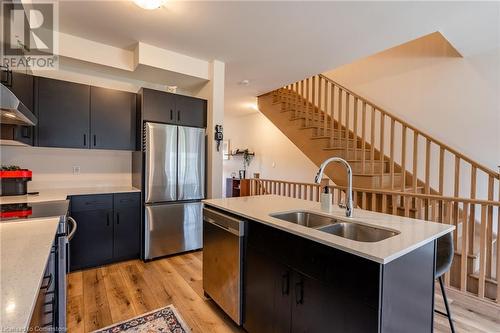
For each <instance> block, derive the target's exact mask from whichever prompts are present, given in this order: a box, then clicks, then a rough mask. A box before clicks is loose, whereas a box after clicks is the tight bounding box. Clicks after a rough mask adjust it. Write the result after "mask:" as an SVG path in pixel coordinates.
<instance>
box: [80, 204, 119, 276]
mask: <svg viewBox="0 0 500 333" xmlns="http://www.w3.org/2000/svg"><path fill="white" fill-rule="evenodd" d="M71 216H72V217H73V218H74V219H75V220H76V222H77V224H78V228H77V230H76V233H75V236H74V237H73V239H72V240H71V241H70V254H71V256H70V266H71V270H72V271H73V270H77V269H82V268H88V267H95V266H99V265H103V264H106V263H109V262H110V261H111V259H112V258H113V211H112V210H111V209H101V210H86V211H79V212H72V213H71Z"/></svg>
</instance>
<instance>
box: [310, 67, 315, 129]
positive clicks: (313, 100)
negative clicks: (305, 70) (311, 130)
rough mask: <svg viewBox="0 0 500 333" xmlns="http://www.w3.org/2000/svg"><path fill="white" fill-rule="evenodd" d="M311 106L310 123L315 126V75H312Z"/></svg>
mask: <svg viewBox="0 0 500 333" xmlns="http://www.w3.org/2000/svg"><path fill="white" fill-rule="evenodd" d="M311 85H312V92H311V102H312V103H311V104H312V105H311V107H312V125H313V126H316V122H315V120H316V75H315V76H313V77H312V83H311Z"/></svg>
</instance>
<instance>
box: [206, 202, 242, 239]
mask: <svg viewBox="0 0 500 333" xmlns="http://www.w3.org/2000/svg"><path fill="white" fill-rule="evenodd" d="M203 221H205V222H207V223H210V224H211V225H213V226H216V227H218V228H220V229H222V230H224V231H227V232H229V233H232V234H233V235H236V236H238V237H242V236H244V233H245V228H244V224H245V222H244V221H240V220H238V219H236V218H234V217H232V216H228V215H225V214H221V213H219V212H216V211H214V210H211V209H207V208H204V209H203Z"/></svg>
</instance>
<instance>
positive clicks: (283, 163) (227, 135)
mask: <svg viewBox="0 0 500 333" xmlns="http://www.w3.org/2000/svg"><path fill="white" fill-rule="evenodd" d="M224 139H226V140H227V139H229V140H230V146H231V147H230V148H231V149H235V148H240V149H245V148H248V149H249V150H251V151H253V152H255V157H254V158H253V160H252V161H251V163H250V167H249V168H248V169H247V178H251V177H253V173H254V172H258V173H260V178H267V179H280V180H290V181H298V182H307V183H311V182H313V181H314V175H315V174H316V172H317V171H318V168H317V167H316V166H315V165H314V164H313V163H312V162H311V161H310V160H309V159H308V158H307V157H306V156H305V155H304V154H303V153H302V152H301V151H300V150H299V149H298V148H297V147H296V146H295V145H294V144H293V143H292V142H291V141H290V140H289V139H288V138H287V137H286V136H285V135H284V134H283V133H282V132H281V131H280V130H279V129H278V128H277V127H276V126H275V125H274V124H273V123H272V122H271V121H270V120H269V119H267V118H266V117H265V116H264V115H263V114H261V113H260V112H256V113H252V114H248V115H244V116H236V117H235V116H228V114H227V113H226V117H225V118H224ZM221 147H222V145H221ZM223 164H224V175H223V176H224V179H223V182H224V183H225V179H226V178H227V177H231V173H232V172H235V173H236V177H238V170H240V169H243V158H242V157H241V156H236V157H231V159H230V160H224V163H223ZM224 188H225V185H224Z"/></svg>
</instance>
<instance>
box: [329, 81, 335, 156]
mask: <svg viewBox="0 0 500 333" xmlns="http://www.w3.org/2000/svg"><path fill="white" fill-rule="evenodd" d="M330 89H331V91H330V96H331V97H330V99H331V101H330V104H331V113H330V116H331V122H332V124H331V126H330V147H333V138H334V133H335V85H334V84H333V83H332V86H331V88H330Z"/></svg>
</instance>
